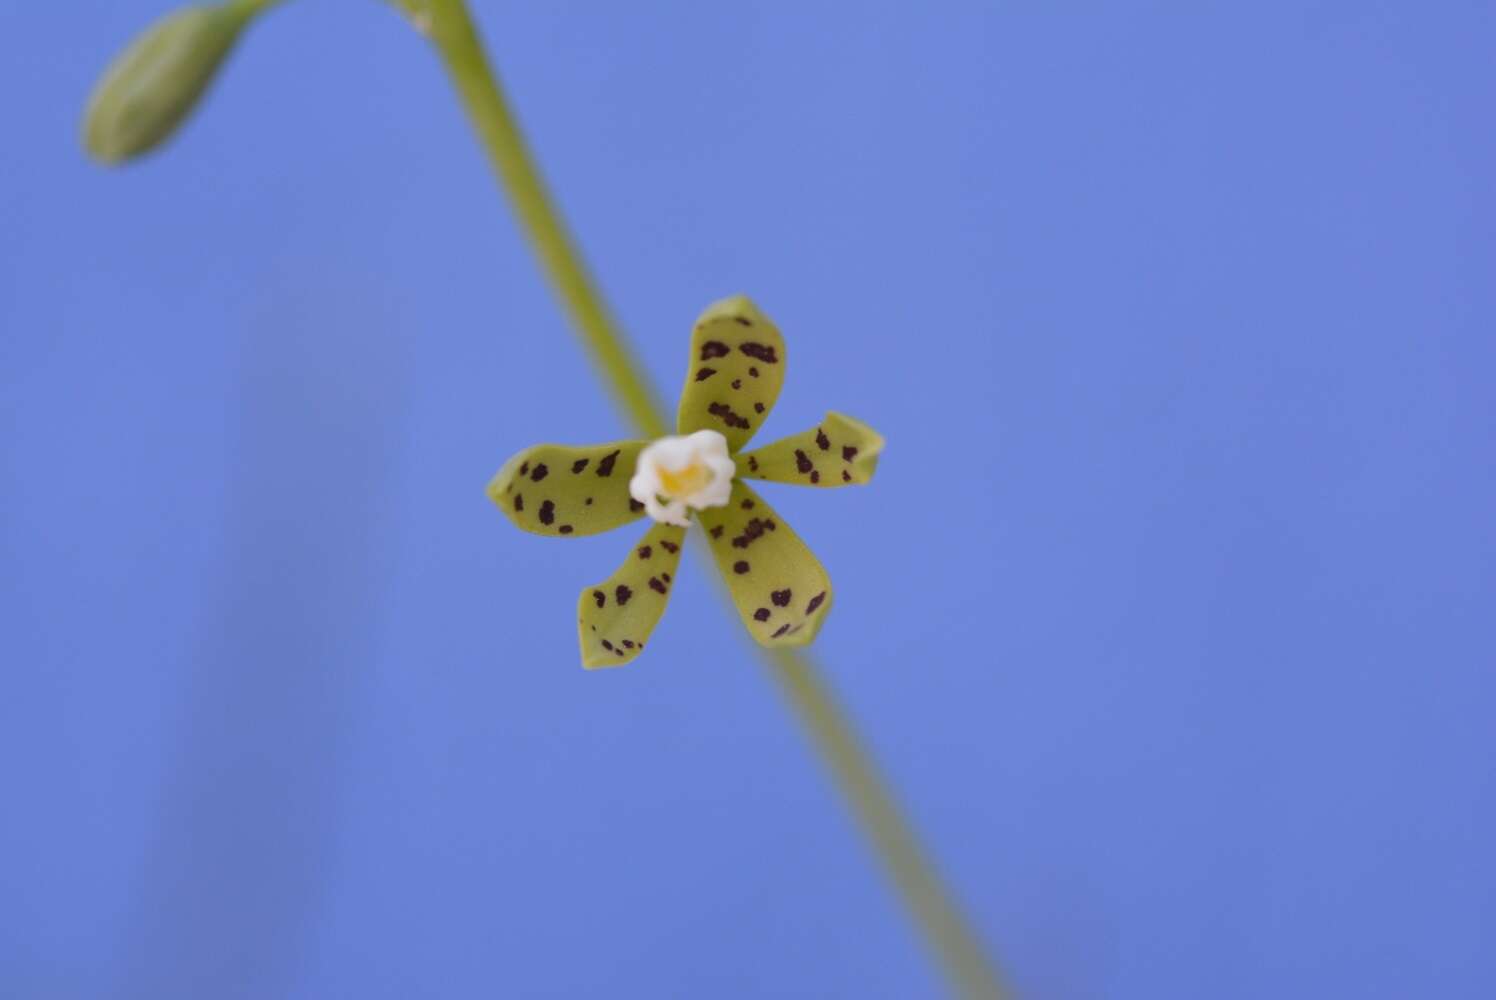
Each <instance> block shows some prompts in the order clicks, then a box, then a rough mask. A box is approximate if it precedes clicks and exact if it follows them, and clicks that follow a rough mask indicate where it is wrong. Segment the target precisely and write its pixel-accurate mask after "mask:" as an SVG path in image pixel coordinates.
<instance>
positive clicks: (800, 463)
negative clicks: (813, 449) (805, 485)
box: [795, 448, 813, 473]
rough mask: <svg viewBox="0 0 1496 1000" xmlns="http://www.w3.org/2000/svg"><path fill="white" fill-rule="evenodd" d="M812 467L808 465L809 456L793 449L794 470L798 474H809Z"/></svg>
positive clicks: (797, 449)
mask: <svg viewBox="0 0 1496 1000" xmlns="http://www.w3.org/2000/svg"><path fill="white" fill-rule="evenodd" d="M812 468H813V466H812V465H811V464H810V456H809V455H807V454H805V452H803V451H801V450H800V449H799V448H796V449H795V469H796V471H798V472H800V473H806V472H809V471H810V470H811V469H812Z"/></svg>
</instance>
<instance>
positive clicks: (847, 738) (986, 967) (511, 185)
mask: <svg viewBox="0 0 1496 1000" xmlns="http://www.w3.org/2000/svg"><path fill="white" fill-rule="evenodd" d="M427 13H428V15H429V21H428V22H427V24H426V25H425V27H426V30H427V31H428V32H429V34H430V37H431V40H432V42H433V43H434V44H435V46H436V49H437V52H438V53H439V54H440V56H441V59H442V63H443V65H444V66H445V67H446V70H447V73H448V75H449V76H450V77H451V79H452V83H453V85H454V86H455V87H456V88H457V93H458V95H459V96H460V97H461V99H462V104H463V108H464V109H465V110H466V112H467V115H468V119H469V120H470V122H471V123H472V126H473V128H474V130H475V131H476V132H477V133H478V138H479V140H480V141H481V142H482V145H483V149H484V152H485V153H486V154H487V155H488V159H489V162H490V163H491V164H492V166H493V168H494V171H495V172H496V173H497V174H498V175H499V180H500V181H501V182H502V184H503V187H504V190H505V192H506V193H507V194H508V196H509V201H510V204H511V205H512V206H513V208H514V211H515V214H516V215H517V216H518V217H519V223H520V228H521V229H522V230H523V232H524V234H525V236H526V238H527V239H528V240H529V242H530V245H531V247H532V248H533V249H534V250H535V254H536V256H537V257H538V258H539V260H540V264H541V268H542V270H544V272H545V275H546V277H547V278H548V279H549V280H550V282H551V285H552V286H553V287H554V289H555V291H556V294H557V296H558V297H559V298H560V300H561V302H562V304H563V306H564V307H565V308H566V311H567V313H568V315H569V316H570V317H571V319H572V322H573V323H574V324H575V325H576V327H577V330H578V332H579V333H580V334H581V338H582V342H583V344H584V345H585V346H586V347H587V349H588V352H589V353H590V354H591V355H592V358H593V360H594V361H595V362H596V363H597V365H598V367H599V368H600V369H601V371H602V373H603V376H604V381H605V382H606V384H607V386H608V389H609V391H610V392H612V393H613V395H614V397H615V398H616V399H617V400H618V402H619V404H620V405H621V406H622V407H623V410H624V412H625V414H627V416H628V417H629V419H630V420H632V421H633V423H634V424H635V426H636V427H637V428H638V430H639V431H640V433H642V434H644V435H646V436H648V437H659V436H661V435H663V434H666V433H669V430H668V426H669V425H668V424H667V423H666V419H665V415H664V414H665V411H664V409H663V407H662V406H661V405H660V401H659V397H658V396H657V394H656V393H655V391H654V390H653V389H652V387H651V386H650V384H649V382H648V379H647V378H646V377H645V375H644V373H643V369H642V368H641V366H640V365H639V363H638V361H637V359H636V358H635V357H634V354H633V352H632V351H631V350H630V349H629V347H628V345H627V341H626V340H625V338H624V336H623V333H622V332H621V331H620V330H619V328H618V326H617V325H616V324H615V323H614V321H613V318H612V316H611V314H610V313H609V311H608V309H607V308H606V306H605V305H604V304H603V301H602V297H601V295H599V293H598V291H597V289H596V287H595V286H594V285H593V282H592V279H591V277H590V275H589V274H588V272H587V269H586V268H585V267H584V266H583V264H582V260H581V254H580V252H579V251H578V249H577V247H576V245H575V243H574V242H573V241H572V239H571V237H570V235H569V234H568V233H567V231H566V228H565V226H564V225H563V224H562V222H561V219H560V215H559V214H558V213H557V211H556V210H555V208H554V207H553V206H552V203H551V199H550V196H549V194H548V193H547V191H546V188H545V184H544V182H543V181H542V180H541V178H540V174H539V172H538V170H537V169H536V167H535V164H534V161H533V159H532V158H531V156H530V154H529V151H528V149H527V148H526V145H525V141H524V137H523V136H522V135H521V133H520V130H519V126H518V124H517V123H516V121H515V118H514V115H513V113H512V111H511V110H510V108H509V106H508V104H507V102H506V101H505V100H504V98H503V95H502V94H501V93H500V91H499V87H498V82H497V80H496V79H495V77H494V74H493V70H492V68H491V67H490V66H489V62H488V57H487V55H486V54H485V52H484V50H483V46H482V43H481V42H480V41H479V40H478V35H477V32H476V30H475V29H474V27H473V23H472V18H471V17H470V16H469V14H468V11H467V7H466V4H465V3H463V0H427ZM762 652H763V653H764V656H765V658H766V659H767V660H768V662H769V666H770V668H771V672H772V673H773V675H774V678H775V680H776V681H777V682H778V684H779V686H780V689H781V690H782V691H783V692H784V694H785V696H786V697H787V698H788V699H789V702H790V704H791V706H792V707H793V708H794V711H795V714H796V716H797V717H798V718H799V719H800V721H801V722H802V723H803V724H804V726H805V728H806V729H807V730H808V731H809V733H810V736H811V739H812V741H813V742H814V744H815V746H816V749H817V750H818V751H819V752H820V754H821V756H822V758H823V759H824V760H825V762H826V764H827V765H828V766H829V767H830V769H831V773H832V775H833V777H834V778H835V779H836V783H837V784H838V786H840V788H841V790H842V793H843V794H844V795H846V797H847V798H848V800H849V801H850V803H851V805H852V809H853V812H854V813H855V814H856V816H857V818H858V820H859V822H860V823H861V824H862V826H863V828H864V829H865V830H866V832H867V834H868V837H869V838H870V839H871V840H872V843H873V846H874V847H875V849H876V850H877V852H878V856H879V858H880V859H881V860H882V862H883V864H884V865H885V867H886V868H887V869H888V872H889V874H890V875H891V877H892V878H893V881H894V884H895V885H896V886H897V888H898V890H899V894H900V896H901V897H902V899H903V901H904V903H905V905H906V906H907V907H908V908H909V911H910V913H911V915H912V916H913V917H914V919H915V922H916V923H917V924H918V926H919V928H920V930H921V931H922V932H923V933H924V935H925V937H926V939H927V940H928V942H929V944H930V945H931V946H932V947H933V948H934V950H935V953H936V955H937V956H938V957H939V958H940V960H941V962H942V965H943V966H944V968H945V971H946V973H947V975H948V976H949V977H950V979H951V982H952V985H954V986H955V987H956V988H957V989H958V990H959V991H960V992H961V994H962V995H964V996H968V997H1000V996H1002V995H1003V991H1002V989H1001V987H1000V985H999V981H998V977H997V974H996V971H995V970H994V969H993V967H992V965H991V964H990V963H989V961H988V960H987V957H986V955H985V954H984V953H983V951H982V948H981V945H980V944H979V943H978V940H977V938H976V935H975V934H974V933H973V932H972V931H971V929H970V927H969V926H968V925H967V923H966V921H965V919H964V918H963V917H962V915H961V913H960V911H959V909H957V907H956V905H955V903H954V902H953V901H952V899H951V898H950V896H949V894H948V893H947V891H946V889H945V887H944V886H943V885H942V884H941V881H940V879H939V877H938V876H937V874H936V872H935V870H934V868H933V866H932V865H931V864H930V862H929V861H928V859H927V858H926V857H925V855H924V852H923V851H922V850H921V848H920V846H919V842H918V840H917V838H916V837H915V835H914V831H913V830H912V829H911V828H910V826H909V824H908V823H907V822H906V821H905V820H904V817H903V815H902V814H901V813H900V811H899V809H898V806H897V804H896V803H895V802H894V799H893V796H892V795H891V794H890V793H889V791H888V789H887V786H886V784H885V782H884V781H883V778H882V776H881V775H880V774H879V772H878V769H877V767H876V766H875V765H874V764H873V762H872V759H871V758H870V757H869V755H868V753H867V751H866V750H865V749H864V747H863V746H862V744H861V742H860V741H859V740H858V738H857V735H856V733H855V732H854V731H853V729H852V726H851V724H850V722H849V721H848V720H847V718H846V715H845V713H843V712H842V710H841V709H840V707H839V706H838V705H837V703H836V699H835V697H834V696H833V694H832V692H831V690H830V689H829V688H828V687H827V686H826V685H825V683H824V682H823V681H822V680H821V678H820V676H819V675H818V673H817V671H816V669H815V667H814V665H813V664H812V662H811V661H810V659H809V657H808V656H806V655H804V654H800V653H796V652H793V651H779V652H770V651H768V650H763V651H762Z"/></svg>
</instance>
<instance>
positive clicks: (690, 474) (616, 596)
mask: <svg viewBox="0 0 1496 1000" xmlns="http://www.w3.org/2000/svg"><path fill="white" fill-rule="evenodd" d="M784 364H785V350H784V339H783V338H782V337H781V336H780V335H779V330H778V328H777V327H775V326H774V324H773V323H772V322H770V321H769V319H768V317H766V316H764V314H763V313H761V312H759V310H758V308H757V307H756V306H755V305H754V304H753V303H752V302H750V301H749V300H748V299H747V298H746V297H744V296H741V295H739V296H735V297H733V298H730V299H723V300H722V301H721V302H717V303H714V304H713V305H711V306H708V307H707V309H706V311H705V312H703V313H702V314H701V316H700V318H698V319H697V321H696V326H695V328H694V330H693V331H692V334H691V359H690V365H689V367H688V368H687V370H686V386H685V389H684V390H683V391H682V392H681V399H680V409H679V411H678V413H677V416H676V430H677V432H678V434H679V435H680V436H678V437H666V438H661V439H659V440H658V441H653V442H651V441H613V442H609V443H608V444H600V445H590V446H583V447H570V446H567V445H556V444H541V445H536V446H534V447H533V448H527V449H525V450H524V451H522V452H520V453H519V454H518V455H515V456H514V457H513V458H511V459H509V461H507V462H505V463H504V467H503V468H502V469H500V470H499V472H498V474H497V475H496V476H494V477H493V480H492V481H491V482H490V483H489V484H488V496H489V498H490V499H491V500H493V502H494V503H496V504H498V506H499V509H500V510H502V511H503V512H504V513H505V514H507V515H508V516H509V519H510V520H511V521H513V522H514V523H515V524H517V525H519V526H520V527H521V528H523V529H524V530H526V531H531V532H534V533H535V534H538V535H559V536H564V537H570V538H577V537H580V536H582V535H595V534H598V533H599V532H603V531H608V530H610V529H612V528H617V527H619V526H621V525H624V524H627V523H628V522H630V521H634V520H637V519H639V518H641V517H645V516H648V517H650V518H652V519H653V520H654V521H655V524H654V525H653V526H652V527H651V528H650V529H649V530H648V531H647V532H645V533H644V537H643V538H641V539H639V542H638V544H637V545H636V546H634V548H633V549H632V550H631V551H630V552H629V555H628V558H627V559H625V560H624V563H623V565H622V566H620V567H619V568H618V570H617V572H615V573H614V574H613V575H612V576H610V577H608V579H607V580H605V581H603V582H602V583H599V584H596V585H594V586H591V587H584V588H583V589H582V593H581V596H580V598H579V599H578V601H577V621H578V633H579V638H580V640H581V646H582V665H583V666H584V667H587V668H589V669H590V668H593V667H612V666H619V665H621V664H624V663H628V662H629V661H630V660H632V659H633V658H634V657H636V656H638V655H639V653H640V652H642V651H643V649H644V643H645V642H646V641H647V640H648V639H649V636H650V633H651V632H653V631H654V627H655V625H656V624H657V623H658V622H659V620H660V616H661V615H662V614H664V612H665V604H666V602H667V600H668V599H669V596H670V590H671V587H672V586H673V585H674V582H675V577H674V574H675V573H676V571H677V569H678V568H679V564H680V550H681V545H682V543H683V542H684V540H685V535H686V528H687V527H688V526H689V525H690V523H691V521H692V520H693V519H694V520H697V521H699V522H700V523H701V526H702V527H703V528H705V529H706V532H707V536H708V538H709V540H710V545H711V550H712V555H713V557H714V558H715V559H716V560H717V566H718V567H719V568H720V569H721V570H722V575H723V576H724V577H725V578H726V579H727V586H728V589H729V590H730V591H731V593H732V599H733V603H734V604H736V605H737V609H738V614H739V615H740V616H741V617H742V619H743V624H744V625H745V626H746V627H747V628H748V631H749V632H750V633H751V634H752V635H753V638H754V639H756V640H757V641H758V642H759V643H760V644H761V645H764V646H802V645H804V644H806V643H808V642H810V641H811V640H812V639H814V638H815V635H816V632H817V631H818V630H819V629H820V627H821V622H822V621H823V620H824V619H825V617H826V614H827V612H829V611H830V610H831V578H830V577H828V576H827V575H826V570H825V569H824V568H823V567H822V566H821V563H820V561H819V560H818V559H816V557H815V555H814V554H813V553H812V552H811V551H810V549H809V548H808V547H807V546H806V545H805V543H804V542H802V541H801V540H800V538H799V536H798V535H796V534H795V533H794V532H793V531H791V530H790V527H789V525H788V524H786V523H784V519H783V518H781V517H780V516H779V515H778V514H776V513H775V512H774V509H773V508H772V507H770V506H769V505H768V504H767V503H765V502H764V501H763V499H762V498H760V497H759V495H758V494H757V493H755V492H754V491H753V490H752V489H750V488H749V486H748V484H747V483H746V482H744V480H745V479H768V480H772V481H774V482H779V483H791V484H794V485H797V486H821V487H833V486H847V485H851V484H860V483H866V482H867V481H868V480H869V479H871V478H872V476H873V470H874V469H875V468H876V467H877V464H878V455H879V453H880V452H881V451H882V450H883V438H881V437H880V436H878V434H877V433H876V432H874V431H873V430H872V428H870V427H868V426H866V425H865V424H862V423H860V422H858V421H856V420H853V419H852V418H851V417H848V416H845V415H843V414H840V413H828V414H826V419H825V420H823V421H822V422H821V423H820V424H819V425H817V426H816V427H815V428H813V429H811V430H808V431H804V432H802V433H800V434H796V435H793V436H791V437H787V438H784V439H783V440H781V441H776V442H774V443H773V444H770V445H765V446H764V447H762V448H758V449H755V450H753V451H750V452H744V451H743V450H742V449H743V447H744V446H745V445H746V444H747V443H748V440H749V438H751V437H752V436H753V432H754V430H756V429H757V428H758V425H759V424H760V423H762V422H763V421H764V420H765V419H766V418H767V417H768V415H769V410H770V409H772V408H773V406H774V401H775V400H776V399H777V398H778V397H779V387H780V385H781V384H782V383H783V382H784Z"/></svg>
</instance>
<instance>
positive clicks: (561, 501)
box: [487, 441, 645, 538]
mask: <svg viewBox="0 0 1496 1000" xmlns="http://www.w3.org/2000/svg"><path fill="white" fill-rule="evenodd" d="M644 444H645V442H643V441H611V442H609V443H607V444H595V445H586V446H582V447H571V446H568V445H559V444H538V445H535V446H534V447H533V448H526V449H525V450H524V451H522V452H520V453H519V454H518V455H515V456H514V457H513V458H511V459H509V461H507V462H505V463H504V467H503V468H502V469H500V470H499V471H498V474H497V475H495V476H494V477H493V479H491V480H489V483H488V490H487V493H488V499H490V500H492V501H493V502H494V504H495V505H496V506H497V507H498V508H499V509H500V510H502V511H503V512H504V513H505V515H506V516H508V518H509V520H511V521H513V522H514V523H515V525H516V526H518V527H519V528H521V529H523V530H525V531H529V532H533V533H534V534H537V535H557V536H560V537H563V538H564V537H577V538H580V537H581V536H583V535H596V534H598V533H600V532H603V531H611V530H612V529H613V528H617V527H619V526H620V525H624V524H628V523H629V522H630V521H636V520H638V519H639V518H640V517H641V516H643V512H644V506H643V504H640V503H638V502H637V501H635V500H634V498H633V497H631V496H629V478H630V477H631V476H632V475H633V474H634V465H635V463H637V462H638V460H639V452H640V451H641V450H642V449H643V448H644Z"/></svg>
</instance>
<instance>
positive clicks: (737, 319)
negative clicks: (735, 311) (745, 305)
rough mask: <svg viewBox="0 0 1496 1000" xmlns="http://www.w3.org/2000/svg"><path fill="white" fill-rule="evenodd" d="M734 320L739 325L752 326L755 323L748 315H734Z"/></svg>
mask: <svg viewBox="0 0 1496 1000" xmlns="http://www.w3.org/2000/svg"><path fill="white" fill-rule="evenodd" d="M732 321H733V322H734V323H736V324H738V325H739V326H752V325H753V320H751V319H749V318H748V317H747V316H734V317H733V318H732Z"/></svg>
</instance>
